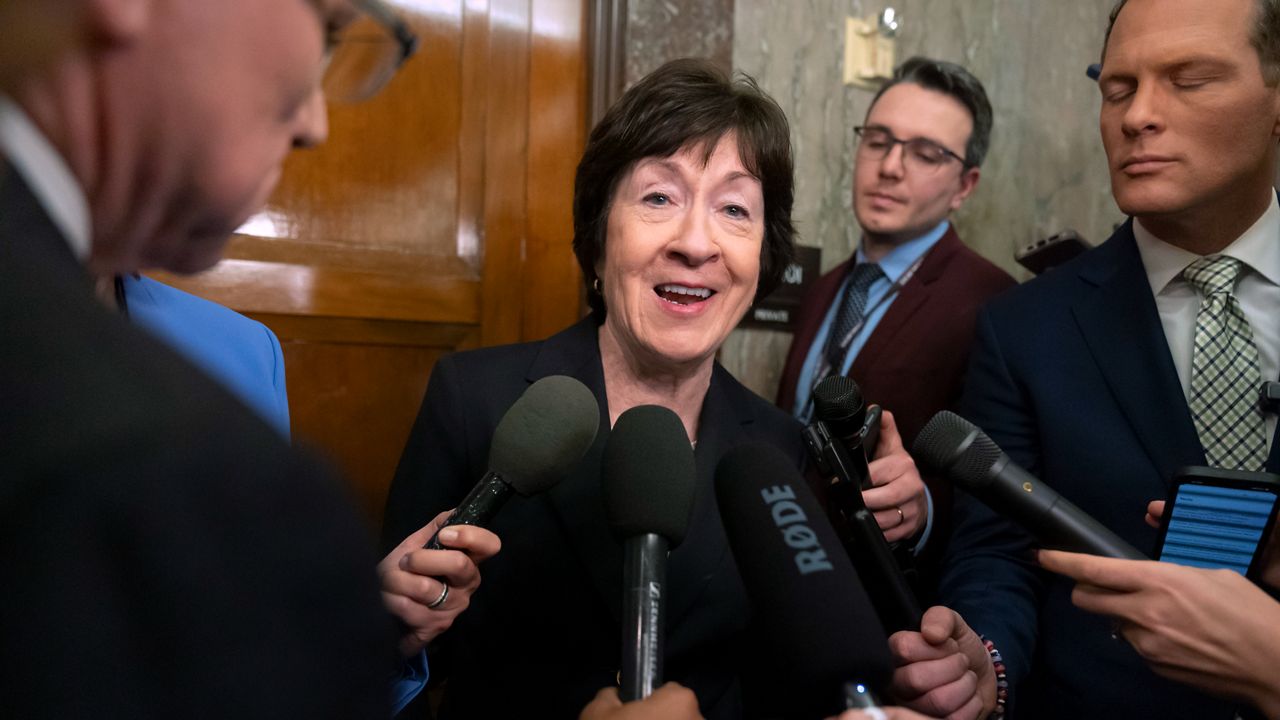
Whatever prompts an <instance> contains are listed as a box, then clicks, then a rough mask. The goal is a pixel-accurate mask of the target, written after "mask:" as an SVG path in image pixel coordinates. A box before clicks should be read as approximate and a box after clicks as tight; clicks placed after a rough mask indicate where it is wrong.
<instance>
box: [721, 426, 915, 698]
mask: <svg viewBox="0 0 1280 720" xmlns="http://www.w3.org/2000/svg"><path fill="white" fill-rule="evenodd" d="M716 501H717V502H718V503H719V506H720V516H721V518H722V520H723V522H724V527H725V532H726V533H727V534H728V537H729V546H730V548H732V550H733V556H734V558H735V559H736V560H737V563H738V571H739V572H740V573H741V575H742V582H743V584H744V585H745V586H746V589H747V597H748V598H749V599H750V602H751V607H752V610H753V614H754V619H753V629H756V628H758V629H759V631H760V632H761V633H762V634H763V636H764V639H765V640H766V642H767V645H766V646H767V647H768V648H769V650H770V651H771V652H772V653H773V655H774V656H775V657H776V658H777V660H778V662H777V665H778V675H777V676H776V680H777V681H778V682H779V684H780V686H781V688H782V689H783V690H784V691H785V697H786V703H787V713H788V714H789V715H794V716H796V717H826V716H828V715H836V714H838V713H839V712H840V711H841V710H843V709H845V708H846V707H866V706H867V705H866V702H865V701H866V691H867V690H868V689H870V690H873V691H880V690H883V689H884V688H886V687H887V686H888V682H889V678H890V674H891V672H892V664H891V662H890V659H889V646H888V641H887V640H886V638H885V632H884V629H883V628H882V626H881V624H880V622H879V620H878V619H877V617H876V612H875V610H873V609H872V605H871V601H870V599H869V598H868V597H867V593H866V590H865V589H864V587H863V583H862V582H861V581H860V580H859V579H858V575H857V573H855V572H854V569H853V566H852V565H851V564H850V562H849V558H848V557H847V556H845V554H844V553H843V552H841V551H840V543H839V540H837V538H836V533H835V530H834V529H833V528H832V527H831V525H830V524H829V523H828V522H827V521H826V519H825V517H824V514H823V511H822V508H821V507H819V505H818V501H817V499H816V498H815V497H814V496H813V494H812V493H810V492H809V488H808V487H807V486H806V485H805V483H804V480H803V479H802V478H801V477H800V473H799V471H798V470H797V469H796V467H795V465H794V463H793V462H792V461H791V460H789V459H788V458H787V457H786V456H785V455H783V454H782V452H781V451H779V450H778V449H777V448H775V447H773V446H771V445H767V444H763V443H759V444H746V445H739V446H738V447H736V448H734V449H732V450H730V451H729V452H728V453H726V454H725V456H724V457H723V458H721V460H720V464H719V465H718V466H717V467H716ZM846 685H848V686H849V687H848V688H846ZM859 686H860V687H861V688H862V690H863V692H862V693H861V694H860V693H858V692H857V688H858V687H859Z"/></svg>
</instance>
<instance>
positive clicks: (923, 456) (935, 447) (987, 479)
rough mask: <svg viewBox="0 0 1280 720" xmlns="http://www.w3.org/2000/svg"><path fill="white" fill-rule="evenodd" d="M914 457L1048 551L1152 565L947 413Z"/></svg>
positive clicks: (919, 442) (925, 434)
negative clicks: (1051, 549)
mask: <svg viewBox="0 0 1280 720" xmlns="http://www.w3.org/2000/svg"><path fill="white" fill-rule="evenodd" d="M912 455H914V456H915V458H916V459H917V460H919V461H920V462H921V463H922V464H923V465H926V466H928V467H931V468H934V469H935V470H936V471H938V472H940V473H943V474H945V475H946V476H947V477H949V478H951V480H952V482H954V483H955V484H956V485H959V486H960V487H961V488H963V489H964V490H965V491H966V492H968V493H969V494H971V495H973V496H974V497H976V498H978V499H979V500H981V501H982V502H984V503H986V504H987V505H988V506H990V507H991V509H992V510H995V511H996V512H998V513H1000V514H1001V515H1003V516H1004V517H1006V518H1008V519H1009V520H1012V521H1013V522H1015V523H1017V524H1018V525H1021V526H1022V528H1023V529H1024V530H1026V531H1027V532H1028V533H1031V535H1032V536H1034V537H1035V539H1036V541H1037V542H1039V543H1040V544H1041V545H1043V546H1044V547H1048V548H1054V549H1060V550H1070V551H1072V552H1082V553H1088V554H1090V555H1101V556H1102V557H1109V558H1118V559H1121V560H1150V559H1151V558H1149V557H1147V556H1146V555H1143V554H1142V553H1140V552H1138V550H1137V549H1136V548H1134V547H1133V546H1132V545H1130V544H1129V543H1127V542H1125V541H1124V540H1123V539H1122V538H1120V536H1118V535H1116V534H1115V533H1113V532H1112V531H1110V530H1108V529H1107V528H1106V527H1105V526H1104V525H1103V524H1102V523H1100V522H1098V521H1097V520H1094V519H1093V518H1092V517H1090V516H1089V515H1088V514H1087V513H1085V511H1083V510H1081V509H1080V508H1078V507H1076V506H1075V505H1073V504H1071V502H1070V501H1068V500H1067V499H1065V498H1063V497H1062V496H1061V495H1059V494H1058V493H1056V492H1054V490H1053V488H1051V487H1049V486H1048V485H1045V484H1044V483H1042V482H1040V481H1039V480H1037V479H1036V478H1035V477H1033V476H1032V475H1031V474H1030V473H1028V472H1027V471H1026V470H1023V469H1022V468H1020V467H1018V466H1017V465H1016V464H1014V462H1013V461H1012V460H1010V459H1009V456H1008V455H1006V454H1004V451H1002V450H1001V449H1000V447H999V446H998V445H996V444H995V442H994V441H992V439H991V438H989V437H987V434H986V433H984V432H982V430H980V429H979V428H978V426H977V425H974V424H973V423H971V422H969V421H968V420H965V419H964V418H962V417H960V416H959V415H956V414H955V413H953V412H949V411H947V410H943V411H942V412H940V413H938V414H937V415H934V416H933V419H932V420H930V421H929V424H928V425H925V426H924V429H923V430H921V431H920V435H919V436H917V437H916V443H915V446H914V447H913V448H912Z"/></svg>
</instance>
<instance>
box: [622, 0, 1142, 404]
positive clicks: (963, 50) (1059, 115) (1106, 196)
mask: <svg viewBox="0 0 1280 720" xmlns="http://www.w3.org/2000/svg"><path fill="white" fill-rule="evenodd" d="M1112 4H1113V0H1080V1H1078V2H1062V0H653V1H642V0H631V2H629V3H628V11H627V29H626V36H625V37H626V48H625V51H626V71H625V73H626V81H627V82H628V84H630V83H632V82H635V81H636V80H637V79H639V78H640V77H642V76H643V75H644V74H645V73H647V72H649V71H650V70H652V69H653V68H656V67H657V66H659V65H661V64H662V63H663V62H665V61H666V60H669V59H672V58H676V57H682V56H686V55H701V56H706V57H711V58H713V59H715V60H717V62H719V63H720V64H721V65H722V66H725V67H732V68H733V69H735V70H740V71H742V72H745V73H748V74H750V75H752V76H754V77H755V78H756V79H757V80H758V81H759V82H760V85H761V86H762V87H763V88H764V89H765V90H766V91H767V92H769V93H770V94H772V95H773V96H774V98H775V99H777V101H778V102H779V104H781V105H782V108H783V110H785V111H786V113H787V116H788V117H789V118H790V119H791V122H792V141H793V143H794V146H795V153H796V205H795V212H794V217H795V221H796V225H797V227H798V229H799V231H800V234H801V242H802V243H804V244H806V245H814V246H818V247H821V248H822V251H823V257H822V264H823V269H824V270H825V269H829V268H831V267H832V266H834V265H836V264H838V263H839V262H841V261H842V260H843V259H845V258H846V257H848V255H849V253H850V252H852V249H853V247H854V246H855V244H856V242H857V239H858V232H857V225H856V223H855V222H854V218H853V213H852V210H851V204H850V194H851V190H852V174H851V161H850V158H851V157H852V152H853V138H852V128H853V127H854V126H856V125H859V124H861V122H862V120H863V118H864V117H865V115H866V111H867V107H868V105H869V104H870V101H871V97H872V95H873V93H872V92H870V91H868V90H862V89H858V88H854V87H852V86H846V85H844V84H843V83H842V82H841V78H842V74H843V70H842V64H843V59H844V27H845V17H846V16H854V17H866V16H868V15H871V14H873V13H878V12H879V11H880V10H882V9H883V8H885V7H886V6H890V7H893V8H894V9H895V10H897V11H898V12H899V13H900V15H901V16H902V28H901V31H900V34H899V36H898V58H899V61H901V60H904V59H906V58H908V57H910V56H911V55H916V54H921V55H928V56H931V57H935V58H939V59H943V60H951V61H954V62H958V63H961V64H963V65H965V66H966V67H968V68H969V69H970V70H972V71H973V73H974V74H975V75H977V76H978V78H979V79H981V80H982V81H983V83H984V85H985V86H986V88H987V93H988V95H989V96H990V98H991V102H992V106H993V107H994V109H995V117H996V122H995V130H994V133H993V140H992V149H991V152H990V154H989V156H988V158H987V160H986V162H985V164H984V166H983V168H982V181H981V183H980V184H979V187H978V190H977V192H976V193H975V194H974V196H973V197H972V198H971V199H970V200H969V202H968V203H967V204H966V206H965V207H964V208H963V209H962V210H961V211H960V212H959V213H958V214H957V216H956V218H955V222H956V226H957V228H958V229H959V231H960V233H961V236H962V237H963V238H964V239H965V241H966V242H967V243H969V244H970V245H971V246H972V247H974V248H975V249H976V250H977V251H978V252H980V253H982V254H983V255H985V256H986V257H988V258H989V259H991V260H992V261H993V262H995V263H996V264H998V265H1001V266H1002V267H1005V268H1006V269H1008V270H1009V271H1010V272H1011V273H1013V274H1014V275H1015V277H1017V278H1019V279H1025V278H1027V277H1028V274H1027V273H1025V272H1023V271H1021V270H1020V269H1019V267H1018V266H1017V264H1016V263H1014V261H1013V253H1014V250H1015V249H1016V248H1017V247H1020V246H1022V245H1025V244H1027V243H1029V242H1031V241H1033V240H1036V239H1039V238H1041V237H1044V236H1046V235H1049V234H1052V233H1055V232H1058V231H1060V230H1062V229H1064V228H1068V227H1069V228H1073V229H1075V230H1077V231H1079V232H1080V233H1081V234H1082V235H1084V237H1085V238H1086V239H1088V240H1090V241H1091V242H1093V243H1098V242H1101V241H1102V240H1104V239H1105V238H1106V237H1107V236H1108V235H1109V234H1110V231H1111V228H1112V227H1113V225H1114V224H1115V223H1117V222H1119V221H1120V220H1121V219H1122V217H1121V214H1120V212H1119V210H1117V209H1116V207H1115V204H1114V203H1113V201H1112V199H1111V193H1110V188H1109V185H1108V180H1107V172H1106V162H1105V158H1104V156H1103V153H1102V146H1101V142H1100V141H1099V139H1098V129H1097V115H1098V104H1099V100H1098V92H1097V88H1096V86H1095V85H1094V83H1093V82H1092V81H1091V80H1089V79H1088V78H1087V77H1086V76H1085V72H1084V71H1085V67H1086V66H1087V65H1089V63H1092V62H1097V56H1098V52H1099V50H1100V48H1101V43H1102V35H1103V32H1104V30H1105V28H1106V22H1107V14H1108V12H1109V11H1110V9H1111V6H1112ZM790 339H791V338H790V335H789V334H786V333H780V332H770V331H761V330H739V331H736V332H735V333H734V334H733V335H732V336H731V337H730V338H729V340H728V342H726V343H725V346H724V348H723V349H722V351H721V361H722V362H723V363H724V364H725V366H726V367H727V368H728V369H729V370H730V371H731V372H733V373H734V374H735V375H736V376H737V377H738V378H739V379H741V380H742V381H743V382H744V383H746V384H747V385H748V386H749V387H751V388H752V389H754V390H755V391H756V392H759V393H760V394H762V395H764V396H765V397H773V394H774V392H775V391H776V387H777V382H778V376H779V374H780V372H781V369H782V361H783V355H784V354H785V352H786V350H787V347H788V345H789V343H790Z"/></svg>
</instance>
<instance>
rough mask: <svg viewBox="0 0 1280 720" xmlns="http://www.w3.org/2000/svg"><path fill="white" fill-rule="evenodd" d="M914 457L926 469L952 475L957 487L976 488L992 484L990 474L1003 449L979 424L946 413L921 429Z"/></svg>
mask: <svg viewBox="0 0 1280 720" xmlns="http://www.w3.org/2000/svg"><path fill="white" fill-rule="evenodd" d="M911 455H912V456H913V457H914V458H915V459H916V460H917V461H919V462H920V464H921V465H922V466H924V467H926V468H929V469H932V470H935V471H939V472H945V473H949V474H950V475H951V477H952V479H953V480H954V481H955V482H956V483H957V484H959V485H961V486H963V487H966V488H972V487H980V486H982V485H986V484H988V483H989V482H991V478H992V476H991V475H990V473H988V471H989V470H990V469H991V466H992V465H995V463H996V461H997V460H999V459H1000V447H999V446H998V445H996V443H995V441H994V440H992V439H991V438H989V437H987V434H986V433H984V432H982V430H981V429H979V428H978V426H977V425H974V424H973V423H971V422H969V421H968V420H965V419H964V418H962V417H960V416H959V415H957V414H955V413H953V412H951V411H950V410H943V411H941V412H939V413H938V414H937V415H934V416H933V419H931V420H930V421H929V422H928V424H926V425H925V426H924V428H923V429H922V430H920V434H919V435H917V436H916V441H915V444H913V445H912V446H911Z"/></svg>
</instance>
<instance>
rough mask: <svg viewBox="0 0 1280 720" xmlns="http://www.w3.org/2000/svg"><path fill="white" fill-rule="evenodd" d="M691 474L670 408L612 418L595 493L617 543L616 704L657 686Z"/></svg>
mask: <svg viewBox="0 0 1280 720" xmlns="http://www.w3.org/2000/svg"><path fill="white" fill-rule="evenodd" d="M696 476H697V470H696V465H695V463H694V459H693V447H692V446H691V445H690V444H689V436H688V434H687V433H686V432H685V428H684V423H683V422H681V421H680V418H679V417H678V416H677V415H676V414H675V413H674V412H672V411H670V410H668V409H667V408H664V407H658V406H657V405H639V406H637V407H633V408H631V409H630V410H627V411H626V412H624V413H622V415H620V416H619V417H618V421H617V422H616V423H614V425H613V430H612V431H611V432H610V433H609V440H608V442H607V443H606V444H605V447H604V460H603V467H602V476H601V491H602V493H603V495H604V507H605V516H606V518H607V519H608V521H609V528H610V529H611V530H612V531H613V534H614V536H615V537H617V538H618V540H619V541H621V542H622V546H623V562H622V576H623V586H622V587H623V592H622V671H621V673H620V674H619V679H620V684H621V687H620V688H619V693H618V694H619V697H621V698H622V701H623V702H631V701H632V700H639V699H641V698H644V697H648V696H649V695H650V694H651V693H652V692H653V691H654V689H655V688H656V687H658V686H659V685H661V684H662V676H663V671H662V664H663V663H662V660H663V646H664V635H665V633H666V628H665V626H664V621H663V615H664V609H665V607H666V598H665V590H664V587H663V586H664V584H665V583H666V578H667V552H668V551H669V550H670V549H671V548H674V547H676V546H677V545H679V544H680V542H681V541H682V540H684V536H685V533H686V532H688V530H689V520H690V518H691V517H692V515H693V495H694V487H695V483H694V481H695V478H696Z"/></svg>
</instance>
